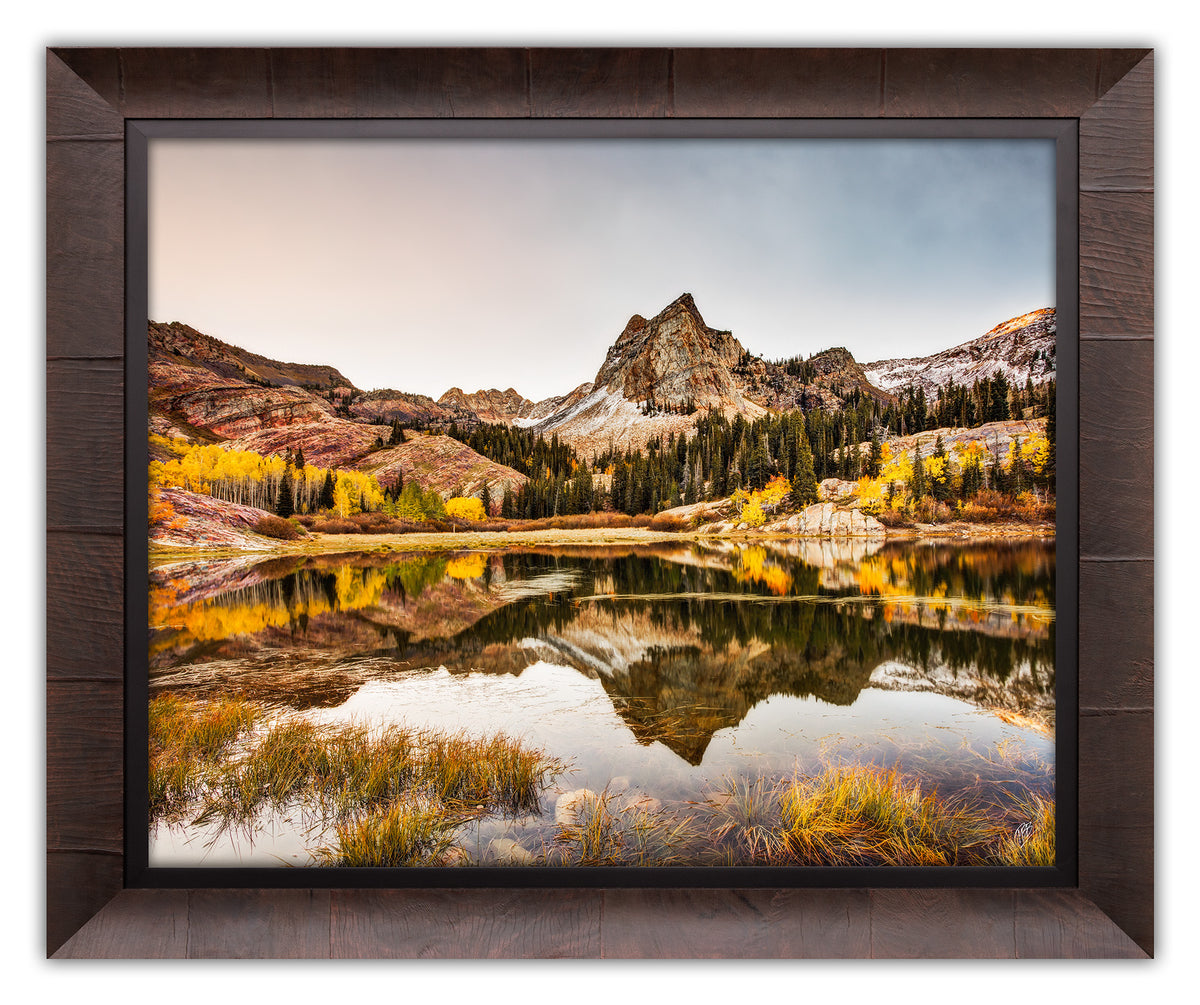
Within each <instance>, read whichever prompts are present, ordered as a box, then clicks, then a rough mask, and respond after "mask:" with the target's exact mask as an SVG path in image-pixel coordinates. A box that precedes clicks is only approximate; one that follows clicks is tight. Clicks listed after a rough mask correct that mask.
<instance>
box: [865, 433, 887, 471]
mask: <svg viewBox="0 0 1200 1005" xmlns="http://www.w3.org/2000/svg"><path fill="white" fill-rule="evenodd" d="M882 464H883V447H882V446H881V445H880V443H879V429H878V428H877V427H876V426H875V425H872V426H871V452H870V453H869V454H868V455H867V474H868V475H869V476H870V477H872V478H878V477H879V468H880V466H881V465H882Z"/></svg>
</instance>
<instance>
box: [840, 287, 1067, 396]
mask: <svg viewBox="0 0 1200 1005" xmlns="http://www.w3.org/2000/svg"><path fill="white" fill-rule="evenodd" d="M1057 331H1058V324H1057V318H1056V315H1055V310H1054V308H1053V307H1043V308H1041V309H1040V310H1036V311H1030V312H1029V313H1028V314H1022V315H1019V316H1018V317H1015V318H1011V319H1009V320H1008V321H1004V322H1002V323H1001V324H998V325H996V327H995V328H993V329H992V330H991V331H989V332H987V333H985V334H983V335H981V336H979V337H978V338H975V339H972V340H971V341H969V342H964V343H962V344H961V345H957V346H954V347H953V348H951V349H946V350H944V351H942V352H939V353H934V354H933V355H931V356H921V357H916V358H910V359H884V360H878V361H876V362H874V363H867V364H865V365H864V366H863V367H862V370H863V375H864V376H865V377H866V379H868V380H870V381H871V382H872V383H874V384H876V385H877V386H879V387H882V388H885V389H887V390H898V389H899V388H901V387H904V386H906V385H910V384H911V385H913V386H914V387H920V388H923V389H924V391H925V395H926V397H930V396H934V397H936V394H937V389H938V388H939V387H941V386H943V385H945V384H946V383H947V381H949V380H953V381H954V383H956V384H965V385H969V384H972V383H974V382H975V381H976V380H980V379H982V378H984V377H994V376H996V374H1003V375H1004V377H1005V378H1006V379H1007V380H1008V382H1009V383H1010V384H1020V385H1024V383H1025V381H1026V380H1027V379H1029V380H1032V381H1033V382H1034V384H1042V383H1045V382H1046V381H1048V380H1051V379H1053V378H1054V376H1055V358H1056V352H1055V344H1056V338H1057Z"/></svg>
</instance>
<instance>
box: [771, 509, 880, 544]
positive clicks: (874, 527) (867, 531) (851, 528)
mask: <svg viewBox="0 0 1200 1005" xmlns="http://www.w3.org/2000/svg"><path fill="white" fill-rule="evenodd" d="M780 529H784V530H786V532H787V533H791V534H795V535H796V536H797V537H885V536H886V535H887V528H886V527H885V526H884V525H883V524H881V523H880V522H879V521H878V520H876V519H875V518H874V517H873V516H869V515H868V514H866V513H864V512H862V510H858V509H846V508H841V507H838V506H834V504H833V503H829V502H825V503H814V504H813V505H812V506H809V507H807V508H806V509H805V510H804V511H803V512H800V513H796V514H795V515H794V516H791V517H789V518H788V519H787V520H785V521H783V523H782V525H780Z"/></svg>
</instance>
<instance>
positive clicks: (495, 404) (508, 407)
mask: <svg viewBox="0 0 1200 1005" xmlns="http://www.w3.org/2000/svg"><path fill="white" fill-rule="evenodd" d="M437 403H438V405H439V406H441V407H442V408H445V409H449V410H452V411H455V412H473V413H474V414H475V415H476V416H478V417H479V420H480V421H481V422H497V423H502V424H504V425H506V426H511V425H513V424H514V422H515V420H517V419H524V418H526V417H528V416H529V415H530V414H531V413H532V412H533V410H534V409H535V408H536V407H537V406H536V404H535V403H534V402H532V401H530V400H529V399H528V398H526V397H525V396H524V395H521V394H518V393H517V392H516V391H515V390H513V389H512V388H511V387H510V388H509V389H508V390H507V391H500V390H497V389H496V388H494V387H493V388H491V389H489V390H487V391H482V390H481V391H476V392H475V393H474V394H466V393H464V392H463V389H462V388H461V387H452V388H450V390H449V391H447V392H446V393H445V394H443V395H442V396H441V397H440V398H438V400H437Z"/></svg>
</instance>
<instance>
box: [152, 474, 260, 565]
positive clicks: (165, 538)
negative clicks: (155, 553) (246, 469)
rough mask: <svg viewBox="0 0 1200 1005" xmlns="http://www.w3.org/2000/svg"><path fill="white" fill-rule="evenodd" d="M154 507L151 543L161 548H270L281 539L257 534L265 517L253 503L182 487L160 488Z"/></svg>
mask: <svg viewBox="0 0 1200 1005" xmlns="http://www.w3.org/2000/svg"><path fill="white" fill-rule="evenodd" d="M155 503H156V505H155V506H154V507H153V509H152V511H151V513H152V521H153V522H152V523H151V526H150V543H151V544H152V545H156V546H158V547H160V548H237V549H238V550H239V551H270V550H271V549H273V548H274V547H275V546H276V545H277V544H278V543H279V542H278V541H274V540H272V539H270V538H266V537H263V536H262V535H260V534H256V533H254V528H255V527H256V526H257V524H258V522H259V521H260V520H261V519H262V518H263V517H265V516H268V514H267V513H265V512H264V511H263V510H260V509H255V508H254V507H253V506H239V505H238V504H237V503H231V502H225V501H224V500H223V499H214V498H213V497H212V496H207V495H200V494H198V493H196V492H186V491H184V490H183V489H175V488H168V489H162V490H160V494H159V496H158V498H157V499H156V500H155Z"/></svg>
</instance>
